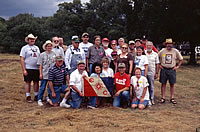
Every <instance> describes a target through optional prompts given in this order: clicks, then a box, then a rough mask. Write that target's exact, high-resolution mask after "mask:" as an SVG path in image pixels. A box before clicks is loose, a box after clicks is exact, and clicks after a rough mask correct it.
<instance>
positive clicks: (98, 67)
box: [95, 66, 101, 74]
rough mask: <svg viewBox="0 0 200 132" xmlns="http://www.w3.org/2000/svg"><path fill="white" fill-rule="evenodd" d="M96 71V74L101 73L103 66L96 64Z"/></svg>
mask: <svg viewBox="0 0 200 132" xmlns="http://www.w3.org/2000/svg"><path fill="white" fill-rule="evenodd" d="M95 72H96V74H100V73H101V67H100V66H96V67H95Z"/></svg>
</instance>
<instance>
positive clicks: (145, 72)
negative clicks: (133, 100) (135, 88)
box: [144, 64, 148, 77]
mask: <svg viewBox="0 0 200 132" xmlns="http://www.w3.org/2000/svg"><path fill="white" fill-rule="evenodd" d="M144 67H145V70H144V76H145V77H146V76H147V72H148V64H146V65H144Z"/></svg>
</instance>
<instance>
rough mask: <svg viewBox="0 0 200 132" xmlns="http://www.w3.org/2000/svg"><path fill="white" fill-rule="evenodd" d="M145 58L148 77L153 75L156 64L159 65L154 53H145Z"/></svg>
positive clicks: (156, 55)
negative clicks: (146, 59)
mask: <svg viewBox="0 0 200 132" xmlns="http://www.w3.org/2000/svg"><path fill="white" fill-rule="evenodd" d="M146 56H147V58H148V62H149V64H148V73H147V74H148V75H155V70H156V64H159V63H160V61H159V57H158V54H157V53H156V52H154V51H152V52H151V53H150V54H148V53H147V52H146Z"/></svg>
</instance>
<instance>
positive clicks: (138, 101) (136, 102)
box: [131, 100, 149, 106]
mask: <svg viewBox="0 0 200 132" xmlns="http://www.w3.org/2000/svg"><path fill="white" fill-rule="evenodd" d="M148 103H149V100H144V102H143V103H141V102H140V100H136V101H135V102H134V101H132V103H131V104H136V105H139V104H143V105H144V106H146V105H147V104H148Z"/></svg>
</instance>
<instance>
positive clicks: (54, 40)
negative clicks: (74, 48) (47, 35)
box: [53, 37, 59, 46]
mask: <svg viewBox="0 0 200 132" xmlns="http://www.w3.org/2000/svg"><path fill="white" fill-rule="evenodd" d="M53 43H54V44H56V46H58V45H59V39H58V37H53Z"/></svg>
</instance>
